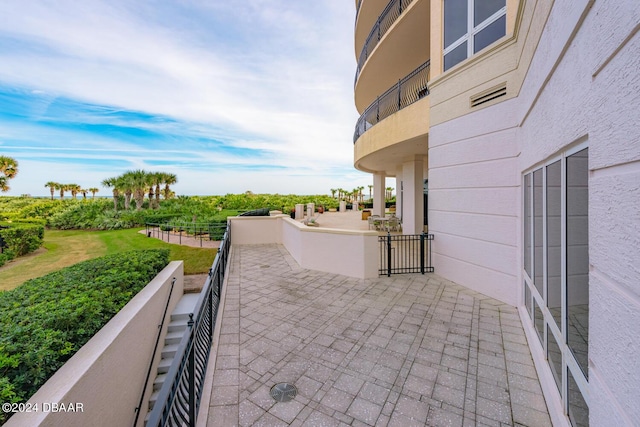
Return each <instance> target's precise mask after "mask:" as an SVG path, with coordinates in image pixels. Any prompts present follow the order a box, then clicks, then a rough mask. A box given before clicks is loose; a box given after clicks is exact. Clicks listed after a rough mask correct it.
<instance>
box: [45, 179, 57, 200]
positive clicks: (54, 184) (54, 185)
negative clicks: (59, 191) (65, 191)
mask: <svg viewBox="0 0 640 427" xmlns="http://www.w3.org/2000/svg"><path fill="white" fill-rule="evenodd" d="M59 185H60V184H58V183H57V182H53V181H49V182H47V183H46V184H45V185H44V186H45V188H46V187H49V191H50V192H51V200H53V193H54V192H55V191H56V188H58V186H59Z"/></svg>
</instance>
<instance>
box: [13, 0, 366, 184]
mask: <svg viewBox="0 0 640 427" xmlns="http://www.w3.org/2000/svg"><path fill="white" fill-rule="evenodd" d="M0 17H2V18H0V155H5V156H10V157H13V158H14V159H16V160H17V161H18V162H19V172H18V175H17V176H16V178H14V179H12V180H11V181H10V182H9V185H10V187H11V190H10V191H9V192H8V193H4V194H5V195H21V194H30V195H32V196H46V195H49V190H48V189H47V188H45V187H44V185H45V184H46V183H47V182H48V181H55V182H60V183H75V184H78V185H80V186H81V187H83V188H91V187H96V188H99V189H100V192H99V193H98V195H99V196H100V195H102V196H107V195H109V194H110V193H111V192H110V190H108V189H107V188H105V187H103V186H102V185H101V182H102V181H103V180H104V179H106V178H110V177H114V176H117V175H120V174H122V173H123V172H125V171H128V170H134V169H144V170H146V171H149V172H151V171H164V172H171V173H174V174H176V175H177V177H178V183H177V184H176V185H174V186H173V187H172V188H173V189H174V191H175V192H176V194H178V195H216V194H227V193H242V192H245V191H252V192H254V193H280V194H289V193H295V194H330V189H331V188H344V189H348V190H352V189H353V188H356V187H358V186H365V188H366V186H367V185H369V184H372V183H373V182H372V176H371V175H370V174H365V173H362V172H359V171H357V170H355V169H354V167H353V131H354V126H355V124H356V121H357V119H358V113H357V111H356V109H355V106H354V102H353V79H354V73H355V67H356V61H355V53H354V47H353V28H354V19H355V5H354V2H353V1H345V0H322V1H292V0H245V1H229V0H175V1H173V0H135V1H134V0H109V1H100V0H83V1H77V0H55V1H54V0H51V1H49V0H33V1H24V0H2V1H1V2H0Z"/></svg>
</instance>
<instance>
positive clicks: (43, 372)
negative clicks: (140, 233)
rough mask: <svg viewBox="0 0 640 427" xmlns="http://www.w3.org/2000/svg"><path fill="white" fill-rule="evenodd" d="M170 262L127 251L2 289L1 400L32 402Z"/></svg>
mask: <svg viewBox="0 0 640 427" xmlns="http://www.w3.org/2000/svg"><path fill="white" fill-rule="evenodd" d="M168 261H169V251H168V250H146V251H131V252H123V253H119V254H114V255H108V256H105V257H101V258H96V259H92V260H89V261H85V262H81V263H78V264H76V265H74V266H72V267H68V268H64V269H61V270H59V271H56V272H54V273H51V274H48V275H46V276H43V277H40V278H38V279H33V280H30V281H28V282H26V283H25V284H23V285H22V286H20V287H18V288H16V289H14V290H12V291H7V292H2V293H0V337H1V339H0V397H1V398H2V401H3V402H7V403H17V402H24V401H26V400H28V399H29V397H30V396H31V395H32V394H33V393H35V392H36V391H37V390H38V388H39V387H40V386H41V385H42V384H44V383H45V382H46V381H47V379H48V378H49V377H50V376H51V375H53V373H55V372H56V370H57V369H59V368H60V367H61V366H62V365H63V364H64V363H65V362H66V361H67V360H68V359H69V358H71V356H73V355H74V354H75V352H76V351H78V349H80V347H82V346H83V345H84V344H85V343H86V342H87V341H88V340H89V339H90V338H91V337H92V336H93V335H94V334H95V333H96V332H97V331H98V330H100V328H102V327H103V326H104V325H105V324H106V323H107V322H108V321H109V320H110V319H111V318H112V317H113V316H114V315H115V314H116V313H118V311H120V309H121V308H122V307H123V306H124V305H125V304H126V303H127V302H128V301H129V300H130V299H131V298H132V297H133V296H134V295H135V294H136V293H138V292H139V291H140V290H141V289H142V288H143V287H144V286H145V285H146V284H147V283H148V282H149V281H150V280H151V279H152V278H153V277H155V276H156V275H157V274H158V273H159V272H160V271H161V270H162V269H163V268H164V267H165V266H166V265H167V263H168ZM4 415H6V414H3V413H1V412H0V423H1V422H4V421H5V420H4V419H3V418H2V417H3V416H4Z"/></svg>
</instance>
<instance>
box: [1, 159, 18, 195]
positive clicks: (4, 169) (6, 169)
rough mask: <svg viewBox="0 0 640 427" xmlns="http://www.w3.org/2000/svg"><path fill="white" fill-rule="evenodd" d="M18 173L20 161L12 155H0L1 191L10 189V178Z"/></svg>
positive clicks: (4, 191)
mask: <svg viewBox="0 0 640 427" xmlns="http://www.w3.org/2000/svg"><path fill="white" fill-rule="evenodd" d="M17 174H18V161H17V160H16V159H14V158H12V157H8V156H2V155H0V192H3V193H6V192H7V191H9V190H10V187H9V180H10V179H12V178H15V176H16V175H17Z"/></svg>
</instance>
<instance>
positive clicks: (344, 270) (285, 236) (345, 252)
mask: <svg viewBox="0 0 640 427" xmlns="http://www.w3.org/2000/svg"><path fill="white" fill-rule="evenodd" d="M229 219H230V221H231V236H232V237H231V240H232V242H233V244H234V245H250V244H267V243H277V244H282V245H284V247H285V248H286V249H287V251H289V253H290V254H291V256H292V257H293V258H294V259H295V260H296V261H297V262H298V264H300V266H301V267H302V268H308V269H311V270H318V271H325V272H328V273H335V274H342V275H345V276H350V277H357V278H360V279H366V278H374V277H378V258H377V257H378V252H377V251H378V241H377V239H378V234H377V233H376V232H374V231H350V230H339V229H335V228H320V227H308V226H306V225H304V224H302V223H300V222H297V221H294V220H292V219H291V218H290V217H288V216H286V215H281V216H274V217H234V218H229Z"/></svg>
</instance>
